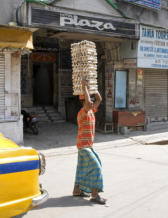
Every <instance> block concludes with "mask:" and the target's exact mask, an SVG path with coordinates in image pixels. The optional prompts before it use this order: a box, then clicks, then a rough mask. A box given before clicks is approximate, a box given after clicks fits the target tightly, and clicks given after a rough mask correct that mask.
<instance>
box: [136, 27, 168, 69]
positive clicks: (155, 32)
mask: <svg viewBox="0 0 168 218" xmlns="http://www.w3.org/2000/svg"><path fill="white" fill-rule="evenodd" d="M137 67H139V68H156V69H168V30H166V29H161V28H154V27H149V26H143V25H141V26H140V40H139V42H138V55H137Z"/></svg>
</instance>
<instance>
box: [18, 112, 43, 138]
mask: <svg viewBox="0 0 168 218" xmlns="http://www.w3.org/2000/svg"><path fill="white" fill-rule="evenodd" d="M21 113H22V114H23V129H24V132H27V131H28V130H31V131H32V133H33V134H34V135H38V133H39V131H38V118H37V115H36V114H35V113H33V112H31V113H28V112H26V111H25V110H22V111H21Z"/></svg>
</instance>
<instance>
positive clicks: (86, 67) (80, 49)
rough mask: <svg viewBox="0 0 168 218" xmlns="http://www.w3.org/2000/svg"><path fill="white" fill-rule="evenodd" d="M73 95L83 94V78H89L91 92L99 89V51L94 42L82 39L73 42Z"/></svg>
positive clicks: (88, 83)
mask: <svg viewBox="0 0 168 218" xmlns="http://www.w3.org/2000/svg"><path fill="white" fill-rule="evenodd" d="M71 56H72V82H73V95H82V94H83V91H82V83H81V81H82V79H83V78H85V79H86V80H87V86H88V91H89V94H94V93H96V92H97V90H98V86H97V52H96V45H95V43H94V42H90V41H86V40H84V41H81V42H79V43H73V44H71Z"/></svg>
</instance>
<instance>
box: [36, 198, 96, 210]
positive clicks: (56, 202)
mask: <svg viewBox="0 0 168 218" xmlns="http://www.w3.org/2000/svg"><path fill="white" fill-rule="evenodd" d="M78 206H79V207H80V206H93V203H92V202H90V201H89V200H88V199H84V198H80V197H73V196H63V197H59V198H49V199H48V200H47V201H46V202H45V203H44V204H42V205H41V206H39V207H37V208H35V209H36V210H40V209H42V208H49V207H78Z"/></svg>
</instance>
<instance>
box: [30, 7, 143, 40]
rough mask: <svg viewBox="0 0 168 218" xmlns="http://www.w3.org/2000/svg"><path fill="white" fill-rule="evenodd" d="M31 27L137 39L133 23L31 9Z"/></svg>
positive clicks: (135, 26)
mask: <svg viewBox="0 0 168 218" xmlns="http://www.w3.org/2000/svg"><path fill="white" fill-rule="evenodd" d="M31 25H33V26H39V25H40V26H43V27H45V26H47V27H54V28H57V29H59V30H64V31H69V32H84V33H96V34H103V35H109V36H111V35H115V36H120V37H122V36H123V37H129V38H138V37H139V36H138V35H137V31H136V28H137V25H136V24H135V23H131V22H123V21H119V20H113V19H104V18H100V17H95V16H94V17H92V16H91V17H89V16H82V15H78V14H72V13H71V14H70V13H69V12H63V13H62V12H58V11H52V10H50V11H49V10H45V9H39V8H32V10H31Z"/></svg>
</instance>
